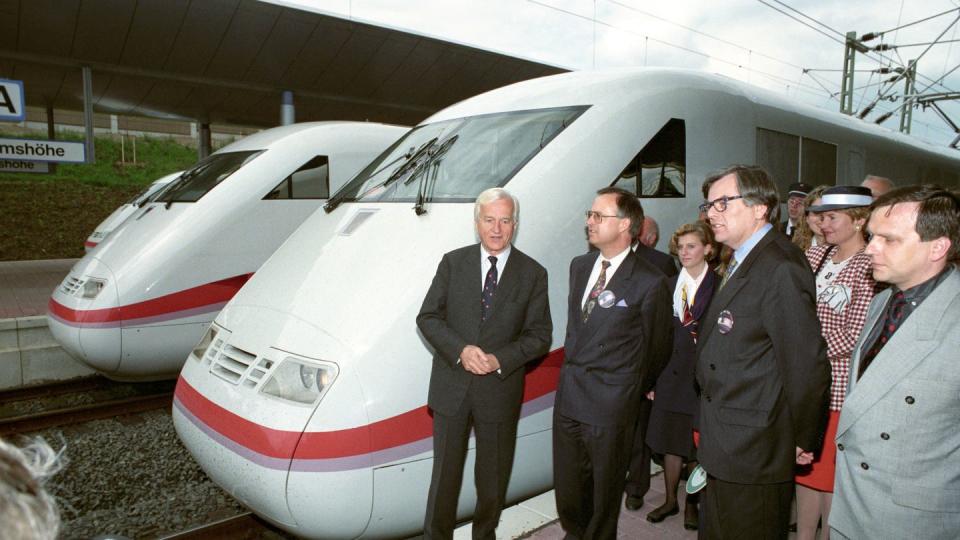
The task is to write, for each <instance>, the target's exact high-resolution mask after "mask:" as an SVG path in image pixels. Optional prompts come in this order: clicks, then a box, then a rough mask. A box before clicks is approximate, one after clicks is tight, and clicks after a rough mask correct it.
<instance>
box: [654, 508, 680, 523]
mask: <svg viewBox="0 0 960 540" xmlns="http://www.w3.org/2000/svg"><path fill="white" fill-rule="evenodd" d="M679 513H680V507H679V506H677V505H674V506H672V507H671V506H667V505H666V504H664V505H663V506H658V507H656V508H654V509H653V510H652V511H650V513H649V514H647V521H649V522H650V523H660V522H661V521H663V520H665V519H667V518H668V517H670V516H675V515H677V514H679Z"/></svg>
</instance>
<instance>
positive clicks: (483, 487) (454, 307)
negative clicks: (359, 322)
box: [417, 188, 553, 540]
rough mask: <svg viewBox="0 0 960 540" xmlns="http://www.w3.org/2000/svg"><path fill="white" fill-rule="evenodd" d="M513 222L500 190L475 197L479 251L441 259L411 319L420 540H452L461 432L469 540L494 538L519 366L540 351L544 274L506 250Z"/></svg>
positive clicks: (545, 321)
mask: <svg viewBox="0 0 960 540" xmlns="http://www.w3.org/2000/svg"><path fill="white" fill-rule="evenodd" d="M518 213H519V206H518V204H517V201H516V199H515V198H514V197H513V196H512V195H510V194H509V193H508V192H507V191H506V190H503V189H500V188H493V189H489V190H487V191H484V192H483V193H481V194H480V196H479V197H478V198H477V201H476V205H475V207H474V218H475V221H476V227H477V234H478V235H479V237H480V243H479V244H474V245H470V246H466V247H463V248H460V249H457V250H454V251H451V252H449V253H447V254H446V255H444V256H443V259H442V260H441V261H440V266H439V267H438V268H437V274H436V276H435V277H434V278H433V283H432V284H431V285H430V290H429V291H427V296H426V298H424V300H423V306H422V307H421V308H420V314H419V315H418V316H417V326H418V327H419V328H420V331H421V332H422V333H423V336H424V337H425V338H426V340H427V341H428V342H429V343H430V345H432V346H433V348H434V349H435V350H436V354H435V355H434V357H433V370H432V371H431V374H430V390H429V395H428V398H427V403H428V405H429V406H430V409H431V410H432V411H433V455H434V461H433V476H432V478H431V480H430V492H429V494H428V498H427V513H426V518H425V523H424V537H425V538H437V539H449V538H451V537H452V536H453V528H454V525H455V524H456V511H457V498H458V495H459V494H460V485H461V481H462V478H463V466H464V461H465V459H466V454H467V441H468V437H469V434H470V426H471V425H472V426H473V429H474V431H475V433H476V452H477V456H476V465H475V468H474V482H475V483H476V488H477V504H476V508H475V510H474V515H473V538H475V539H481V538H482V539H490V540H493V538H494V537H495V536H494V533H495V531H496V527H497V522H498V521H499V520H500V511H501V510H502V508H503V504H504V498H505V497H506V493H507V483H508V481H509V479H510V470H511V467H512V464H513V453H514V448H515V446H516V438H517V437H516V436H517V421H518V417H519V413H520V404H521V400H522V397H523V375H524V365H525V364H526V363H527V362H529V361H531V360H534V359H536V358H539V357H541V356H543V355H544V354H546V353H547V351H548V349H549V347H550V341H551V335H552V331H553V326H552V323H551V320H550V306H549V300H548V297H547V271H546V270H545V269H544V268H543V267H542V266H541V265H540V264H538V263H537V262H536V261H534V260H533V259H531V258H530V257H529V256H527V255H526V254H524V253H523V252H522V251H520V250H519V249H517V248H515V247H512V246H511V244H510V242H511V240H512V238H513V232H514V228H515V227H516V224H517V215H518Z"/></svg>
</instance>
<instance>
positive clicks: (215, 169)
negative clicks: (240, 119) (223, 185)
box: [156, 150, 262, 202]
mask: <svg viewBox="0 0 960 540" xmlns="http://www.w3.org/2000/svg"><path fill="white" fill-rule="evenodd" d="M261 152H262V150H252V151H248V152H226V153H222V154H213V155H211V156H209V157H207V158H206V159H204V160H202V161H200V162H199V163H197V164H196V165H194V166H193V167H191V168H190V169H188V170H187V171H186V172H184V173H183V174H182V175H180V178H177V179H176V180H175V181H173V182H171V183H170V185H169V186H167V188H166V189H164V190H163V191H162V192H161V193H160V195H159V197H158V198H157V199H156V201H157V202H197V201H198V200H200V197H203V196H204V195H206V194H207V192H208V191H210V190H211V189H213V188H215V187H216V186H217V185H218V184H219V183H220V182H223V181H224V180H226V179H227V178H228V177H229V176H230V175H231V174H233V173H235V172H237V170H238V169H240V167H243V166H244V165H246V164H247V163H249V162H250V161H251V160H252V159H253V158H255V157H257V156H258V155H260V153H261Z"/></svg>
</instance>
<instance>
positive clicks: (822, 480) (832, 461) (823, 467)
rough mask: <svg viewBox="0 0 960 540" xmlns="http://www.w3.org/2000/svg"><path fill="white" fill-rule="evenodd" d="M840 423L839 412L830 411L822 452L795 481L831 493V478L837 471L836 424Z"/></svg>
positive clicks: (801, 471) (802, 470) (798, 474)
mask: <svg viewBox="0 0 960 540" xmlns="http://www.w3.org/2000/svg"><path fill="white" fill-rule="evenodd" d="M839 421H840V412H839V411H830V419H829V421H828V422H827V433H826V434H825V435H824V437H823V450H821V451H820V456H819V457H818V458H817V459H816V460H815V461H814V462H813V464H812V465H810V466H807V467H804V468H802V469H801V470H800V472H798V473H797V476H796V481H797V484H800V485H801V486H806V487H808V488H810V489H815V490H817V491H826V492H828V493H833V477H834V475H835V473H836V470H837V441H836V438H837V423H838V422H839Z"/></svg>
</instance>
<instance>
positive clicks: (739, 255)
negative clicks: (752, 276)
mask: <svg viewBox="0 0 960 540" xmlns="http://www.w3.org/2000/svg"><path fill="white" fill-rule="evenodd" d="M772 228H773V225H771V224H769V223H764V224H763V227H760V229H759V230H758V231H757V232H755V233H753V234H751V235H750V238H747V241H746V242H744V243H743V245H741V246H740V247H738V248H737V249H735V250H734V252H733V258H734V259H736V260H737V264H738V265H739V264H740V263H742V262H743V261H744V260H745V259H746V258H747V255H750V252H751V251H753V248H755V247H756V246H757V244H759V243H760V240H761V239H762V238H763V237H764V235H765V234H767V233H768V232H769V231H770V229H772Z"/></svg>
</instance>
